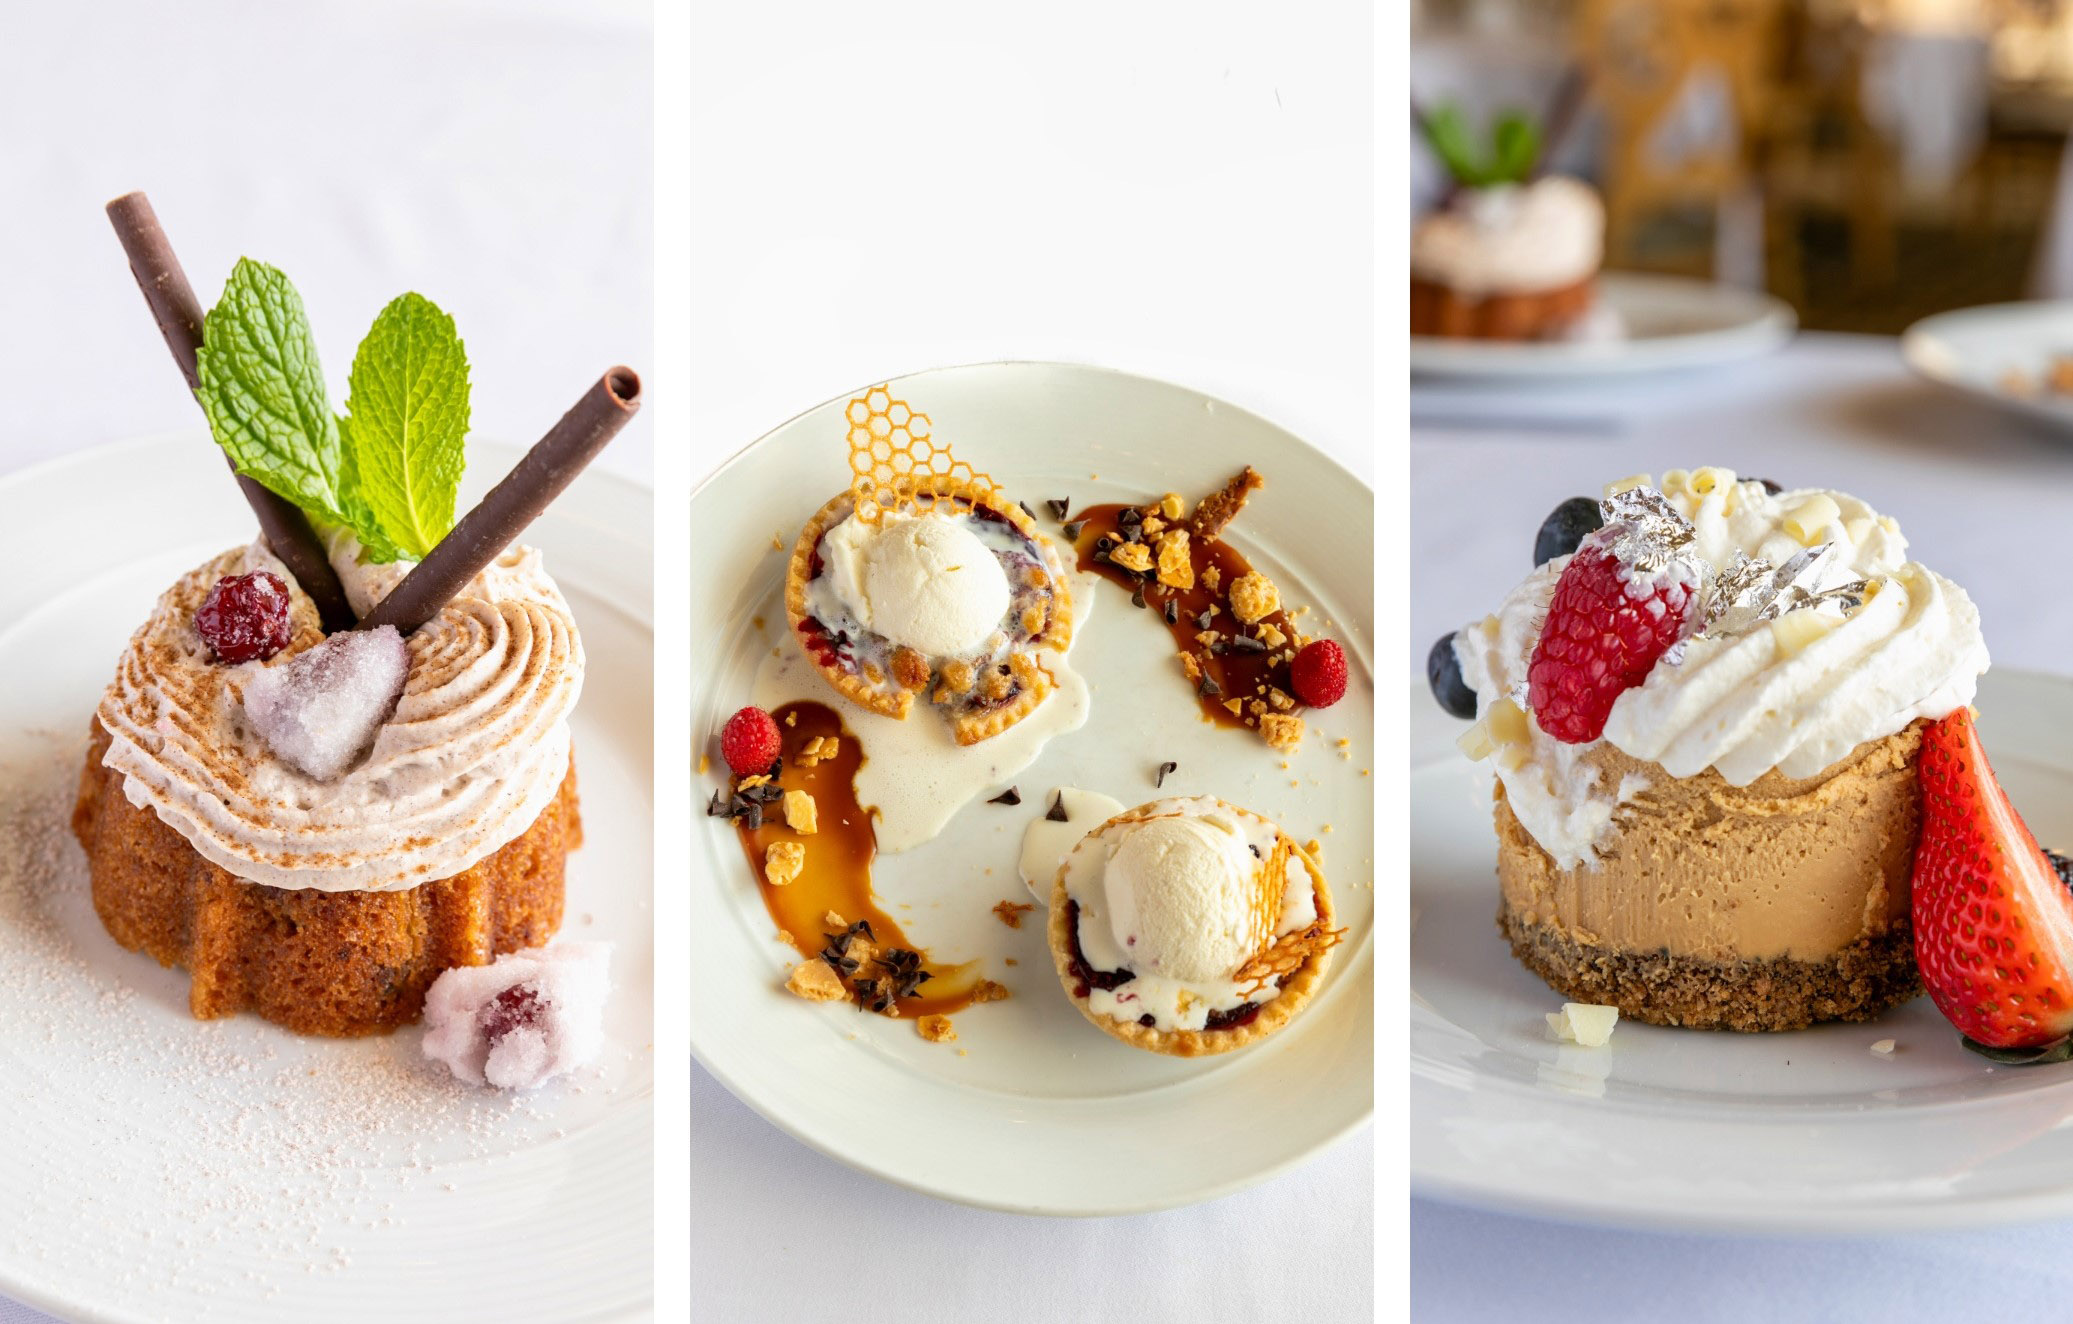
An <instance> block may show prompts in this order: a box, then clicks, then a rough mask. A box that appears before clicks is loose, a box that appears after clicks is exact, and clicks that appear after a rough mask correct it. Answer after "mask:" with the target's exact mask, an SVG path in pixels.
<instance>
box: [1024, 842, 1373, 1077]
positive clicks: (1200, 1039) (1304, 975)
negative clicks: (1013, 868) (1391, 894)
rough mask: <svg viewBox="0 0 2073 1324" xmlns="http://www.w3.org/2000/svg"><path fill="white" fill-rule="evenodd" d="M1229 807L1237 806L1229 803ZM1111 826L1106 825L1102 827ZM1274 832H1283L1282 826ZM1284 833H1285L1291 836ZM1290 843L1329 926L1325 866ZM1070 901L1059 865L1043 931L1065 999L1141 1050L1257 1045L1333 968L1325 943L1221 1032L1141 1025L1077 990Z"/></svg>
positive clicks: (1198, 1052)
mask: <svg viewBox="0 0 2073 1324" xmlns="http://www.w3.org/2000/svg"><path fill="white" fill-rule="evenodd" d="M1218 803H1220V804H1222V803H1224V802H1222V801H1219V802H1218ZM1225 807H1226V808H1229V809H1237V808H1238V807H1237V806H1236V805H1229V804H1226V805H1225ZM1239 812H1241V813H1243V812H1247V811H1244V810H1239ZM1130 816H1131V814H1130V812H1126V813H1123V814H1118V815H1117V816H1116V817H1115V818H1112V819H1110V820H1109V823H1116V822H1120V821H1123V820H1125V819H1127V818H1129V817H1130ZM1255 817H1256V815H1255ZM1107 826H1108V823H1105V824H1103V825H1102V827H1107ZM1101 830H1102V829H1101V828H1099V827H1098V828H1095V829H1094V831H1095V832H1099V831H1101ZM1276 830H1277V831H1279V829H1278V828H1277V829H1276ZM1089 835H1090V836H1091V835H1092V833H1090V834H1089ZM1282 835H1283V836H1284V837H1286V836H1287V835H1288V834H1287V833H1282ZM1289 846H1290V854H1289V858H1290V859H1291V860H1300V861H1302V864H1303V867H1304V868H1305V869H1307V870H1309V872H1310V882H1311V885H1312V887H1313V888H1314V890H1315V893H1316V898H1317V922H1318V923H1320V924H1322V925H1324V926H1325V927H1326V928H1327V929H1329V928H1330V927H1331V924H1332V920H1333V918H1334V915H1333V912H1332V893H1331V888H1330V887H1328V886H1327V885H1326V883H1325V878H1324V866H1323V865H1321V864H1319V863H1318V862H1317V858H1316V857H1315V856H1313V855H1311V854H1310V852H1309V851H1306V850H1304V849H1303V848H1302V846H1300V845H1298V844H1297V843H1296V842H1295V841H1294V840H1293V839H1291V840H1290V841H1289ZM1069 899H1070V898H1068V897H1067V895H1066V892H1065V866H1064V865H1063V864H1061V865H1059V867H1058V876H1057V877H1056V878H1055V879H1053V880H1052V883H1051V913H1050V916H1049V918H1048V920H1047V921H1046V923H1045V933H1046V936H1048V937H1049V939H1050V943H1051V963H1052V965H1053V966H1055V967H1056V968H1057V971H1058V979H1059V982H1060V983H1061V984H1063V985H1064V986H1065V996H1066V998H1067V999H1068V1000H1069V1001H1070V1002H1071V1003H1072V1004H1073V1006H1075V1007H1077V1008H1079V1010H1080V1014H1081V1015H1082V1016H1085V1017H1086V1018H1087V1019H1088V1020H1090V1021H1092V1022H1093V1023H1094V1025H1095V1026H1096V1027H1097V1028H1098V1029H1100V1030H1101V1031H1102V1032H1104V1033H1105V1034H1107V1035H1109V1036H1110V1037H1111V1038H1115V1039H1120V1040H1122V1041H1123V1042H1124V1043H1126V1044H1129V1045H1130V1046H1131V1047H1133V1048H1142V1049H1145V1050H1146V1051H1147V1052H1153V1053H1163V1054H1165V1055H1166V1056H1168V1057H1210V1056H1214V1055H1215V1054H1217V1053H1228V1052H1231V1051H1232V1050H1233V1049H1238V1048H1243V1047H1245V1046H1246V1045H1247V1044H1252V1043H1257V1042H1258V1041H1260V1040H1262V1039H1265V1038H1266V1037H1267V1036H1268V1035H1271V1034H1273V1033H1274V1032H1275V1031H1277V1030H1279V1029H1280V1028H1281V1027H1282V1026H1284V1025H1287V1024H1288V1023H1289V1022H1290V1021H1292V1020H1294V1019H1295V1018H1296V1014H1297V1013H1298V1012H1300V1011H1302V1009H1303V1007H1304V1006H1305V1005H1306V1004H1307V1003H1308V1002H1309V1001H1310V999H1311V998H1313V997H1315V996H1316V994H1317V990H1318V987H1319V986H1320V985H1321V984H1322V983H1323V982H1324V976H1325V972H1326V971H1328V970H1330V969H1331V964H1332V951H1333V949H1332V948H1330V947H1327V948H1325V949H1324V950H1323V951H1321V952H1318V953H1316V954H1315V955H1313V956H1311V957H1310V958H1309V959H1308V960H1306V961H1304V962H1303V964H1302V965H1301V966H1299V967H1297V968H1296V970H1295V972H1294V973H1293V974H1291V975H1289V976H1288V977H1287V978H1286V979H1283V980H1282V981H1281V991H1280V992H1279V993H1278V994H1276V995H1275V997H1274V999H1273V1001H1271V1002H1263V1003H1261V1004H1260V1009H1259V1014H1258V1015H1256V1016H1254V1017H1253V1018H1252V1019H1251V1020H1250V1021H1248V1022H1246V1023H1245V1024H1244V1025H1236V1026H1231V1027H1229V1028H1226V1029H1218V1030H1161V1029H1158V1028H1156V1027H1152V1026H1145V1025H1140V1024H1138V1023H1137V1022H1136V1021H1119V1020H1117V1019H1115V1018H1114V1017H1113V1016H1104V1015H1102V1014H1101V1013H1100V1012H1097V1011H1095V1010H1094V1009H1093V1008H1092V1007H1091V1006H1089V1005H1088V1003H1087V999H1086V998H1084V997H1082V996H1080V995H1079V994H1078V993H1077V992H1076V991H1075V989H1076V988H1077V987H1078V985H1079V979H1078V977H1077V976H1075V975H1074V974H1073V971H1072V935H1071V933H1069V932H1068V931H1067V922H1068V921H1067V911H1066V902H1067V901H1068V900H1069Z"/></svg>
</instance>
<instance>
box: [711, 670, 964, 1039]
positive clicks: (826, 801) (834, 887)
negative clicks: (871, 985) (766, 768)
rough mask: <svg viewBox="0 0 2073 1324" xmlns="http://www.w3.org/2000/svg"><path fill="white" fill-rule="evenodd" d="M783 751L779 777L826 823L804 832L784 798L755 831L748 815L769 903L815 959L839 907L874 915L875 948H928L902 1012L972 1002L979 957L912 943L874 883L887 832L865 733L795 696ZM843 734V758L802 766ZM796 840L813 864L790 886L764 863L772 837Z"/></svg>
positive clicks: (752, 857)
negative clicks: (953, 960)
mask: <svg viewBox="0 0 2073 1324" xmlns="http://www.w3.org/2000/svg"><path fill="white" fill-rule="evenodd" d="M771 716H772V717H774V718H775V719H776V720H777V730H778V735H779V738H780V741H781V743H782V748H783V754H782V756H781V757H782V759H783V765H784V766H783V770H782V771H781V773H780V774H779V776H778V784H779V785H781V786H783V787H784V788H785V789H786V790H788V791H805V792H806V793H807V794H809V795H811V796H812V797H813V799H814V804H815V808H816V811H817V818H818V821H817V823H816V829H817V830H816V831H814V832H812V833H811V834H801V833H798V832H794V831H793V830H792V829H791V828H790V827H788V826H786V824H785V816H784V806H783V802H782V801H772V802H771V803H770V804H768V805H766V806H764V809H763V823H762V826H760V827H757V828H753V829H751V828H749V827H747V826H745V825H743V824H741V823H739V822H737V823H736V825H735V832H736V834H737V835H738V836H739V837H740V839H741V846H742V851H743V853H744V854H746V855H747V856H748V861H749V870H750V872H751V873H753V874H754V875H755V878H756V886H757V888H758V889H760V890H761V891H762V893H763V906H764V909H766V910H768V911H769V912H770V918H771V920H772V921H774V922H775V923H776V925H777V927H778V928H779V929H780V930H781V931H782V932H783V933H784V934H785V935H786V936H787V937H788V938H789V939H790V941H791V944H792V946H793V947H794V948H795V949H796V950H797V951H798V953H799V955H800V956H801V957H803V958H805V959H806V960H809V961H812V960H818V959H819V958H820V953H821V949H822V948H823V947H825V946H826V945H827V941H828V940H827V936H826V935H827V934H828V933H829V931H830V929H831V926H830V925H829V924H828V922H827V919H826V918H825V917H826V915H827V913H828V912H829V911H834V912H835V913H836V914H838V915H840V916H842V918H843V920H844V922H845V923H848V924H854V923H856V922H857V921H858V920H864V921H866V922H868V923H869V924H870V925H871V932H872V935H873V937H872V939H871V942H872V945H873V946H874V947H876V948H877V949H879V950H880V951H883V950H885V949H887V948H891V947H905V948H908V949H910V950H913V951H917V952H920V953H921V957H922V969H924V970H927V971H928V972H929V975H930V978H929V979H928V981H927V982H926V983H924V984H922V985H921V987H920V989H919V990H918V992H917V996H914V997H907V998H901V999H900V1000H899V1002H898V1003H897V1004H896V1008H897V1012H898V1014H899V1016H901V1017H902V1018H908V1019H911V1018H913V1017H916V1016H931V1015H948V1014H949V1013H951V1012H955V1011H962V1010H963V1009H964V1008H966V1007H968V1006H970V1005H971V1003H972V995H973V992H974V990H975V989H976V987H977V985H978V983H979V978H978V970H977V964H976V963H975V962H966V963H964V964H962V965H942V964H939V963H937V962H936V961H933V960H931V959H929V954H928V953H927V952H926V951H922V949H921V948H919V947H917V946H915V944H914V943H912V942H909V941H908V940H907V936H906V934H905V933H904V932H902V930H901V928H900V925H899V922H898V921H896V920H895V919H893V917H892V916H891V915H888V914H886V913H885V911H884V910H883V909H882V908H881V907H880V906H879V904H878V898H877V895H876V894H875V893H874V892H873V891H872V890H871V861H872V860H873V858H875V857H876V856H877V854H878V838H877V834H876V832H875V831H873V829H872V826H871V815H870V812H869V811H868V810H866V809H865V808H864V807H863V806H862V805H861V804H859V803H858V801H857V789H856V775H857V769H858V768H859V767H861V766H863V762H864V750H863V746H862V744H861V743H860V742H859V741H858V740H857V738H856V737H855V736H854V735H852V734H850V733H849V732H848V731H847V730H845V729H844V728H843V725H842V719H841V717H840V716H838V715H837V714H836V712H835V710H834V709H832V708H829V707H828V706H827V705H825V704H820V703H812V702H800V703H788V704H785V705H784V706H783V707H781V708H779V709H778V710H777V711H776V712H774V713H772V714H771ZM827 736H834V737H835V738H836V739H838V740H839V741H840V742H841V743H840V746H839V748H838V749H837V751H836V754H835V757H834V758H833V759H822V760H821V761H820V762H819V763H817V764H815V765H814V766H813V767H810V768H808V767H802V766H800V759H799V755H800V752H801V751H802V750H803V749H805V747H806V746H807V745H809V744H811V743H812V742H814V741H815V740H817V739H820V738H823V737H827ZM777 841H796V842H798V843H799V844H800V845H801V846H803V847H804V848H805V850H806V864H805V867H804V868H803V869H802V870H801V871H800V874H799V876H798V877H797V878H795V879H794V880H792V881H791V882H789V883H786V884H785V885H784V886H782V887H779V886H774V885H772V884H771V883H770V882H769V881H768V880H767V879H766V878H765V876H764V873H763V861H764V856H765V853H766V851H767V850H768V849H769V847H770V844H771V843H772V842H777ZM875 974H876V972H875V970H874V969H873V967H871V966H870V965H868V964H867V965H866V966H865V967H864V968H863V969H862V970H860V971H858V972H857V975H845V976H843V983H844V984H854V982H855V980H856V978H857V977H858V976H862V977H863V978H867V979H868V978H872V977H874V976H875Z"/></svg>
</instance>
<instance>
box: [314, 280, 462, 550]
mask: <svg viewBox="0 0 2073 1324" xmlns="http://www.w3.org/2000/svg"><path fill="white" fill-rule="evenodd" d="M340 426H341V428H342V429H343V432H344V438H345V462H346V473H347V483H346V499H347V502H348V504H349V505H351V506H353V507H357V508H358V510H357V512H356V511H351V510H349V511H348V514H353V513H362V514H364V515H365V516H368V517H371V518H370V519H369V523H371V524H372V525H373V527H374V529H375V531H376V532H377V534H378V536H376V537H372V538H370V537H368V536H366V535H364V534H363V535H362V537H361V539H360V541H361V543H362V544H363V545H364V546H365V547H366V548H367V552H368V556H369V558H370V559H372V560H375V561H393V560H395V559H396V557H397V556H398V555H402V556H407V557H410V558H411V559H413V560H423V559H424V557H425V556H426V554H427V553H429V552H430V551H431V550H432V548H433V547H435V546H437V545H438V543H439V540H440V539H441V538H444V537H445V536H446V535H447V533H448V531H449V530H451V529H452V528H453V511H454V498H455V497H456V495H457V494H458V493H459V491H460V486H461V470H462V468H463V466H464V464H465V462H466V456H465V451H464V447H463V442H464V440H465V439H466V437H467V435H468V356H467V352H466V348H465V347H464V346H463V345H462V344H461V338H460V335H459V334H458V333H457V332H456V331H455V330H454V324H453V319H452V318H451V317H448V316H447V315H446V314H445V313H443V312H441V311H440V310H439V307H438V305H436V304H434V303H433V302H432V301H431V300H430V299H427V298H425V297H424V296H423V295H420V294H405V295H402V296H400V297H398V298H396V299H394V300H392V301H391V302H390V304H389V306H388V307H386V308H384V309H382V310H381V313H380V315H379V316H377V317H376V318H375V319H374V326H373V327H372V329H370V330H369V331H368V332H367V336H366V338H365V339H363V340H362V341H361V342H360V349H359V352H358V353H357V354H355V355H354V356H353V371H352V375H351V377H350V378H349V379H348V385H347V397H346V416H345V418H344V419H343V420H341V424H340ZM355 523H356V527H357V526H358V522H357V521H356V522H355Z"/></svg>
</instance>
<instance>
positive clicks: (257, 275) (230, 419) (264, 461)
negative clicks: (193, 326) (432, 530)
mask: <svg viewBox="0 0 2073 1324" xmlns="http://www.w3.org/2000/svg"><path fill="white" fill-rule="evenodd" d="M196 357H197V359H198V360H199V367H200V374H199V375H200V377H201V386H200V387H199V388H197V390H196V391H195V395H196V396H197V397H198V398H199V399H200V400H201V405H202V411H203V412H204V413H206V414H207V415H208V418H209V431H210V432H211V433H213V434H214V435H215V438H216V443H217V444H218V445H219V446H221V447H223V449H224V450H225V451H226V452H227V453H228V454H229V455H230V458H231V461H232V463H234V464H235V465H236V466H237V470H238V472H239V473H241V474H244V475H246V476H247V477H250V478H253V479H255V480H257V481H258V482H259V483H260V484H261V485H262V486H264V487H266V488H267V489H268V490H270V491H272V492H275V493H277V494H278V495H280V496H282V497H285V498H287V499H288V500H290V501H293V502H294V503H295V504H296V505H298V506H300V507H302V508H303V509H304V510H305V511H308V512H310V513H311V514H313V515H317V516H319V517H321V518H325V519H329V520H331V521H332V522H334V523H344V522H347V521H346V519H345V509H344V507H345V501H344V499H343V496H342V494H341V491H340V487H341V482H342V475H343V469H344V458H343V456H342V454H341V449H340V446H339V439H338V424H337V422H336V420H334V419H333V418H332V417H331V404H330V401H329V400H328V399H327V398H326V396H325V394H324V371H323V368H322V367H321V366H319V364H318V363H317V344H316V340H315V339H314V338H313V337H312V336H311V335H310V327H309V318H308V317H307V316H306V315H305V314H304V312H303V308H302V296H301V295H299V294H297V293H296V292H295V286H293V285H292V284H290V283H289V281H288V278H287V277H286V276H284V275H282V274H281V273H280V272H279V271H278V270H276V269H275V268H273V267H270V266H268V265H266V264H265V263H264V262H254V261H252V260H251V259H250V258H239V259H238V264H237V266H236V267H235V268H234V269H233V270H232V271H231V273H230V280H229V282H228V283H227V284H225V285H224V287H223V297H222V298H221V299H220V300H218V301H217V303H216V306H215V307H214V308H211V309H210V310H209V312H208V314H207V316H205V317H204V318H203V319H202V347H201V350H200V352H199V353H198V354H197V356H196Z"/></svg>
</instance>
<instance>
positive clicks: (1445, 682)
mask: <svg viewBox="0 0 2073 1324" xmlns="http://www.w3.org/2000/svg"><path fill="white" fill-rule="evenodd" d="M1425 679H1426V680H1427V681H1428V682H1429V683H1430V684H1431V685H1432V697H1433V698H1435V699H1437V700H1439V704H1440V707H1442V708H1445V709H1446V710H1447V711H1448V712H1450V713H1452V714H1453V715H1454V716H1456V717H1459V718H1461V719H1462V720H1463V721H1471V720H1473V719H1474V718H1475V715H1476V692H1475V691H1474V690H1472V689H1470V688H1469V687H1468V682H1466V681H1464V680H1462V679H1461V659H1460V658H1458V657H1455V656H1454V636H1453V635H1451V634H1446V635H1441V636H1440V641H1439V642H1438V643H1436V644H1434V645H1433V646H1432V651H1431V652H1430V653H1427V654H1426V655H1425Z"/></svg>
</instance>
